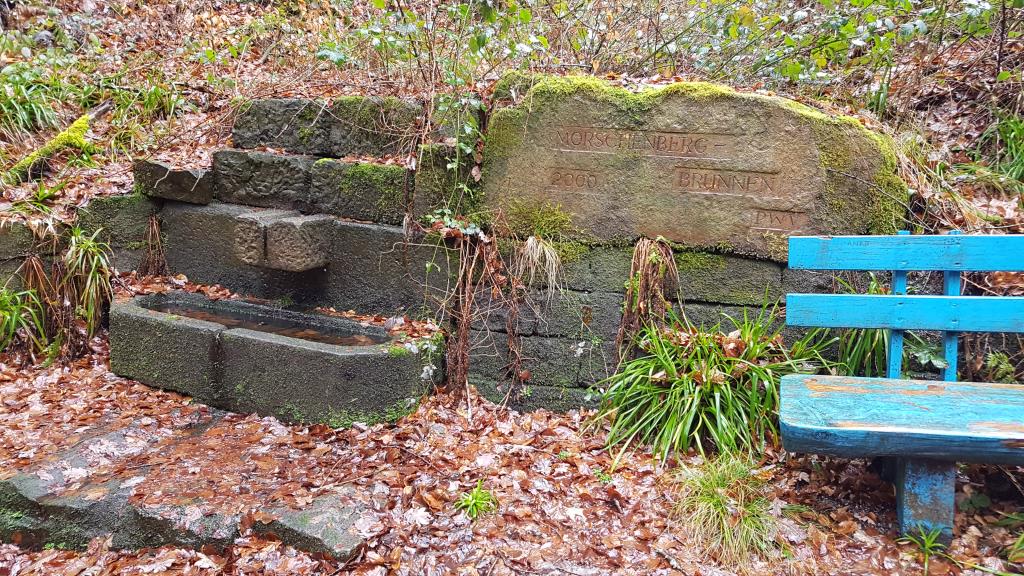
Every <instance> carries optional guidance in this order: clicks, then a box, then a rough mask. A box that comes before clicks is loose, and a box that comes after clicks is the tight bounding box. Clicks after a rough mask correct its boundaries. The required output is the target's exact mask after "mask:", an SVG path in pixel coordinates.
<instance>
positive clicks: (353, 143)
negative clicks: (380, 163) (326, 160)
mask: <svg viewBox="0 0 1024 576" xmlns="http://www.w3.org/2000/svg"><path fill="white" fill-rule="evenodd" d="M329 123H330V142H331V150H330V155H331V156H335V157H339V158H340V157H343V156H348V155H350V154H368V155H371V156H394V155H400V154H406V153H409V152H411V151H412V150H413V147H414V146H415V144H416V141H417V139H418V138H417V134H418V132H419V131H420V129H421V126H422V124H423V107H422V106H421V105H419V104H417V103H415V102H410V101H408V100H401V99H399V98H392V97H387V98H378V97H363V96H343V97H341V98H338V99H337V100H335V101H334V103H333V104H331V114H330V119H329Z"/></svg>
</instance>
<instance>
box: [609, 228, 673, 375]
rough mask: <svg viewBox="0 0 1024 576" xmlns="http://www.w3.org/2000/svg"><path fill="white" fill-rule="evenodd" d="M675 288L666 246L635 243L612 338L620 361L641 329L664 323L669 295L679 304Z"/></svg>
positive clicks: (643, 240)
mask: <svg viewBox="0 0 1024 576" xmlns="http://www.w3.org/2000/svg"><path fill="white" fill-rule="evenodd" d="M678 287H679V270H678V268H676V261H675V257H674V256H673V254H672V247H671V246H670V245H669V243H668V242H667V241H666V240H665V239H664V238H661V237H659V238H657V239H655V240H651V239H650V238H641V239H640V240H639V241H637V243H636V247H635V248H634V249H633V261H632V262H631V263H630V268H629V281H628V283H627V284H626V297H625V303H624V305H623V307H622V321H621V322H620V323H619V332H618V334H616V336H615V347H616V350H617V351H618V354H619V359H620V360H622V359H625V358H627V357H629V355H630V354H631V353H632V349H633V339H634V338H635V336H636V335H637V334H639V333H640V331H641V330H642V329H643V328H644V327H646V326H651V325H654V324H657V325H663V324H664V323H665V315H666V313H667V312H668V311H669V309H670V308H671V307H672V301H671V300H669V298H670V295H674V298H673V299H674V300H676V301H678V300H679V297H678V293H677V291H678V289H679V288H678ZM674 293H675V294H674Z"/></svg>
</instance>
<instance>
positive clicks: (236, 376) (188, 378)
mask: <svg viewBox="0 0 1024 576" xmlns="http://www.w3.org/2000/svg"><path fill="white" fill-rule="evenodd" d="M195 314H200V315H201V317H203V318H206V319H208V320H210V321H206V320H196V319H193V318H191V317H189V315H195ZM248 327H260V331H257V330H255V329H249V328H248ZM262 330H268V331H262ZM110 331H111V337H110V344H111V353H110V357H111V370H113V371H115V373H117V374H119V375H121V376H125V377H129V378H135V379H137V380H140V381H142V382H144V383H146V384H149V385H151V386H157V387H162V388H169V389H173V390H176V391H179V392H182V393H185V394H189V395H192V396H194V397H195V398H196V399H197V400H199V401H201V402H203V403H206V404H210V405H213V406H217V407H221V408H227V409H229V410H233V411H236V412H258V413H260V414H264V415H271V414H272V415H275V416H278V417H280V418H282V419H286V420H290V421H303V422H324V423H329V424H332V425H337V426H346V425H350V424H351V423H352V422H354V421H359V422H378V421H384V420H394V419H396V418H397V417H399V416H401V415H402V414H404V413H405V412H406V411H408V410H409V409H411V408H412V407H414V406H415V405H416V403H417V401H418V399H419V398H420V397H421V396H422V395H423V394H424V393H425V390H426V388H427V386H428V384H429V383H428V382H425V381H424V380H423V379H422V371H423V365H424V362H425V359H423V358H421V357H420V355H419V354H414V353H412V352H410V351H409V350H407V349H406V348H405V347H403V346H401V345H399V344H396V343H395V342H394V341H393V340H392V339H391V338H390V337H389V336H388V335H387V333H386V332H385V331H384V329H383V328H380V327H374V326H362V325H360V324H359V323H357V322H353V321H351V320H346V319H344V318H334V317H329V316H323V315H318V314H302V313H297V312H291V311H287V310H281V309H278V308H274V307H271V306H263V305H257V304H251V303H247V302H241V301H232V300H221V301H211V300H207V299H206V298H205V297H202V296H196V295H189V294H181V293H170V294H155V295H150V296H144V297H138V298H135V299H133V300H130V301H126V302H118V303H116V304H115V305H114V307H113V308H112V311H111V323H110ZM301 333H307V334H306V335H304V336H303V337H301V338H300V337H299V336H300V335H302V334H301ZM286 334H288V335H286ZM293 335H294V336H293ZM303 338H337V339H331V340H328V341H329V342H332V343H324V342H321V341H314V340H309V339H303ZM438 354H442V352H441V351H438ZM310 367H315V369H311V368H310Z"/></svg>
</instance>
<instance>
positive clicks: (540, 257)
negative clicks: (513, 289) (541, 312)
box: [513, 236, 562, 303]
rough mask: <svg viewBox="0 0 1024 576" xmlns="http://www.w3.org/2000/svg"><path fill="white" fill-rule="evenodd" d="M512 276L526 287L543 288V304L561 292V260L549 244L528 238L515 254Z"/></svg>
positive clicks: (531, 237)
mask: <svg viewBox="0 0 1024 576" xmlns="http://www.w3.org/2000/svg"><path fill="white" fill-rule="evenodd" d="M513 274H515V276H516V277H517V278H519V279H520V280H522V281H523V282H525V283H526V284H527V285H528V286H537V285H540V286H543V287H544V299H545V302H547V303H550V302H551V299H552V298H554V296H555V294H557V293H558V292H559V291H561V275H562V259H561V257H559V256H558V251H557V250H556V249H555V247H554V246H553V245H552V244H551V242H549V241H547V240H545V239H543V238H541V237H540V236H530V237H529V238H527V239H526V241H525V242H523V245H522V246H520V248H519V251H518V252H517V253H516V259H515V264H514V265H513Z"/></svg>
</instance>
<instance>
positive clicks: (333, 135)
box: [232, 96, 423, 158]
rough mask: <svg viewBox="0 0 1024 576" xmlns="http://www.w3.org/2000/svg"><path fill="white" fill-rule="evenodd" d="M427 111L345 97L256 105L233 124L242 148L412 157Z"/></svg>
mask: <svg viewBox="0 0 1024 576" xmlns="http://www.w3.org/2000/svg"><path fill="white" fill-rule="evenodd" d="M422 115H423V108H422V107H421V106H420V105H418V104H415V103H413V102H407V101H404V100H400V99H398V98H390V97H389V98H376V97H362V96H344V97H341V98H338V99H337V100H335V101H334V102H333V103H331V104H326V103H324V102H323V101H319V100H301V99H270V100H257V101H254V102H252V103H251V104H250V105H249V106H248V107H247V108H245V109H244V110H242V112H241V113H240V114H239V116H238V118H237V119H236V120H235V126H234V130H233V132H232V138H233V140H234V144H235V146H237V147H239V148H255V147H258V146H269V147H273V148H281V149H284V150H286V151H288V152H293V153H298V154H312V155H317V156H334V157H339V158H340V157H344V156H348V155H356V154H365V155H372V156H388V155H397V154H402V153H405V152H408V151H410V150H411V149H412V147H413V145H414V144H415V141H416V135H417V131H418V130H419V129H420V126H421V125H422Z"/></svg>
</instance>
